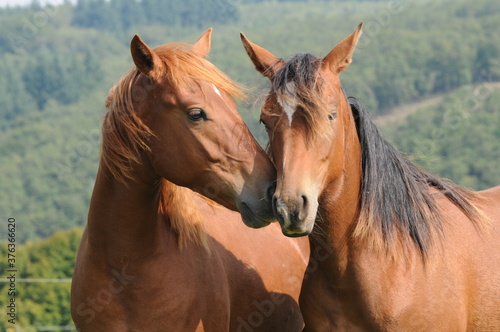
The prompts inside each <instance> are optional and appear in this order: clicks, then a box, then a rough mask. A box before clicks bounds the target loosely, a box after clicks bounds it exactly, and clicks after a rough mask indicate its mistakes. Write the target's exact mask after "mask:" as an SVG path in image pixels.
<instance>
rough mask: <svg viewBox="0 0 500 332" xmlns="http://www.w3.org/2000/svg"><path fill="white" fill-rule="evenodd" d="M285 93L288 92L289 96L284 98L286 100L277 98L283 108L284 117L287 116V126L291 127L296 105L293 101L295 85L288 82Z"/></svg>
mask: <svg viewBox="0 0 500 332" xmlns="http://www.w3.org/2000/svg"><path fill="white" fill-rule="evenodd" d="M286 90H287V91H290V95H288V96H286V97H287V99H281V98H278V103H279V104H280V105H281V107H283V110H284V111H285V113H286V115H287V116H288V124H289V125H290V126H291V125H292V117H293V113H295V110H296V105H294V103H293V102H294V101H295V96H294V94H295V83H293V82H289V83H288V84H287V87H286Z"/></svg>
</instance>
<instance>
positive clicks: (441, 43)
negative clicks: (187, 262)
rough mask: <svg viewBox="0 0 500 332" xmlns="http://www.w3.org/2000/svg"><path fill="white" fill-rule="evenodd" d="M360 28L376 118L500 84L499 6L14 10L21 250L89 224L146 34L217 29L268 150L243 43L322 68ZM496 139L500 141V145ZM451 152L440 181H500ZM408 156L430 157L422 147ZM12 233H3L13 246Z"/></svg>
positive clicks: (195, 1)
mask: <svg viewBox="0 0 500 332" xmlns="http://www.w3.org/2000/svg"><path fill="white" fill-rule="evenodd" d="M359 21H364V23H365V26H364V34H363V37H362V39H361V41H360V44H359V47H358V49H357V51H356V53H355V56H354V62H353V64H352V65H351V66H350V67H349V69H348V71H346V72H345V73H343V74H342V79H343V83H344V86H345V88H346V91H347V93H348V94H349V95H354V96H356V97H358V98H360V99H361V100H362V101H363V102H364V104H365V105H366V106H367V107H368V108H369V109H370V110H371V111H372V113H373V114H375V115H377V114H378V115H382V114H385V113H387V112H389V111H393V110H396V111H397V110H398V109H404V105H405V104H406V103H408V102H412V101H418V100H420V99H421V98H427V97H429V96H433V95H435V94H443V93H447V92H451V91H455V89H457V88H460V87H462V86H472V87H473V86H474V85H478V84H482V83H484V82H490V81H493V82H494V81H499V80H500V66H499V54H500V35H499V34H498V31H499V28H500V9H499V6H498V5H497V2H496V0H478V1H476V2H474V3H473V4H472V3H470V2H469V1H464V0H460V1H435V2H430V1H426V0H419V1H411V2H410V1H408V2H405V1H388V2H385V1H250V0H247V1H232V0H213V1H202V0H189V1H166V2H165V1H158V0H143V1H135V0H110V1H105V0H78V1H77V2H76V4H75V5H72V4H70V3H66V4H62V5H60V6H48V7H41V6H39V5H36V4H33V5H31V6H30V7H28V8H6V9H1V10H0V28H1V29H2V31H5V33H4V34H2V35H1V36H0V53H1V55H2V62H1V63H0V71H1V72H2V75H1V76H0V102H1V105H2V107H1V108H0V119H1V121H0V154H1V156H2V163H1V166H0V169H1V172H0V183H1V186H2V188H1V189H2V190H1V191H0V211H2V214H5V215H6V216H14V217H16V219H17V220H19V231H18V241H21V242H24V241H26V240H28V239H35V238H37V237H40V238H44V237H47V236H49V235H51V234H53V233H54V232H55V231H57V230H61V229H68V228H71V227H74V226H80V227H82V226H84V225H85V222H86V216H87V209H88V204H89V199H90V194H91V191H92V186H93V182H94V178H95V174H96V170H97V165H98V158H99V149H100V147H99V145H100V128H99V127H100V122H101V119H102V116H103V114H104V107H103V104H104V100H105V98H106V94H107V91H109V89H110V88H111V87H112V85H113V84H114V83H115V82H116V81H117V80H118V79H119V78H120V77H121V76H122V75H124V74H125V73H126V72H127V70H128V69H129V68H130V67H131V66H132V61H131V59H130V54H129V50H128V44H129V42H130V39H131V37H132V36H133V35H134V34H135V33H139V34H140V35H141V37H142V38H143V39H144V40H145V41H146V42H148V43H149V44H150V45H151V46H156V45H160V44H163V43H166V42H171V41H176V40H182V41H186V42H191V43H192V42H194V41H195V40H196V38H197V37H198V36H199V34H200V33H201V32H203V31H204V30H205V29H206V28H208V27H210V26H213V27H214V35H213V42H212V45H213V47H212V52H211V55H210V60H211V61H213V62H214V63H215V64H216V65H217V66H218V67H220V68H221V69H222V70H223V71H225V72H226V73H227V74H228V75H229V76H230V77H232V78H233V79H235V80H237V81H239V82H242V83H244V84H246V85H247V86H249V87H252V88H254V89H253V90H252V92H251V93H250V95H251V96H250V98H249V100H248V101H247V102H246V103H244V102H241V103H240V111H241V113H242V115H243V117H244V118H245V120H246V121H247V123H248V125H249V126H250V128H251V129H252V131H253V132H254V134H255V135H256V136H257V137H258V139H259V141H260V142H261V143H264V142H265V139H266V137H265V132H264V130H263V128H261V127H260V126H259V125H258V122H257V116H258V109H259V105H260V103H261V97H262V92H261V91H262V88H263V87H265V86H266V84H267V82H266V80H265V79H263V78H261V77H260V75H259V74H258V73H257V72H255V70H254V69H253V67H252V65H251V62H250V61H249V60H248V59H247V56H246V54H245V52H244V50H243V48H242V46H241V43H240V41H239V36H238V34H239V32H240V31H243V32H245V33H246V35H247V36H248V37H249V38H250V39H251V40H252V41H254V42H256V43H258V44H260V45H262V46H264V47H266V48H268V49H269V50H271V51H272V52H274V53H275V54H276V55H278V56H281V57H285V58H286V57H287V56H290V55H292V54H293V53H296V52H311V53H313V54H315V55H318V56H321V55H325V54H327V53H328V51H329V50H330V49H331V48H332V47H333V46H334V45H335V44H336V43H337V42H338V41H339V40H341V39H342V38H343V37H345V36H347V35H348V34H349V33H351V32H352V31H353V30H354V28H355V27H356V25H357V23H358V22H359ZM459 91H462V90H459ZM457 93H459V94H460V93H466V92H457ZM482 102H484V103H487V101H482ZM490 104H491V103H490ZM490 104H488V105H490ZM398 107H399V108H398ZM442 107H443V108H446V107H447V105H443V106H442ZM488 107H490V108H491V110H490V112H491V113H492V114H496V112H498V108H496V109H495V105H494V104H491V106H488ZM416 117H417V118H418V115H416ZM415 121H416V120H415ZM415 123H417V122H413V118H412V120H411V121H408V122H407V124H405V125H404V126H408V128H409V129H407V130H406V129H405V130H403V129H401V130H398V131H393V132H391V135H390V137H391V139H392V140H394V141H396V142H404V140H403V138H405V139H410V138H408V137H409V135H410V133H411V135H415V136H414V137H422V138H423V137H426V138H427V139H432V138H429V137H428V136H426V135H428V134H429V130H432V128H430V126H429V128H427V129H426V130H427V131H425V130H423V129H421V128H420V126H415ZM436 125H438V123H436ZM487 125H488V124H487V123H483V122H481V121H477V123H474V125H472V124H471V125H470V128H468V129H467V133H468V135H469V136H474V135H476V134H475V133H476V132H477V133H478V134H477V135H483V136H484V135H485V133H490V132H491V131H487V130H485V128H484V127H485V126H487ZM393 127H394V128H396V127H395V126H393ZM398 128H399V127H398ZM405 128H406V127H405ZM399 133H404V134H402V135H403V136H401V137H400V136H399ZM479 133H480V134H479ZM453 134H456V135H458V134H459V133H458V132H453ZM494 134H495V133H494V132H491V135H494ZM447 137H448V138H449V139H453V140H454V142H458V140H459V138H458V137H457V138H453V137H455V136H453V135H451V134H450V135H449V136H447ZM478 137H479V136H478ZM488 139H489V141H490V142H495V140H496V139H498V137H495V136H490V137H488ZM442 143H443V144H444V143H445V142H444V141H442V140H440V141H438V142H437V143H436V146H438V145H439V148H438V147H436V148H434V149H433V150H432V153H433V155H432V156H435V157H429V158H428V160H429V163H430V165H429V166H430V168H431V169H433V170H438V171H439V173H440V174H441V175H443V176H447V177H450V178H452V179H453V180H455V181H457V182H459V183H463V184H466V185H470V186H473V187H475V188H483V187H484V186H486V185H487V184H490V183H494V181H495V180H494V179H496V178H498V172H500V171H497V173H495V166H492V165H496V164H497V163H498V161H499V160H498V156H496V157H495V154H494V153H493V152H492V153H482V154H481V155H477V154H469V155H468V156H466V154H465V153H464V154H463V155H462V157H461V158H451V157H450V158H448V157H447V159H443V158H442V157H441V155H440V154H442V153H446V155H447V156H453V155H456V154H459V153H461V151H462V150H463V149H465V148H471V149H472V150H474V149H475V147H474V146H473V145H472V143H471V144H468V145H467V146H462V145H459V144H458V143H456V144H444V145H440V144H442ZM491 144H493V143H491ZM443 146H444V147H443ZM402 148H404V149H405V150H408V152H417V153H418V151H412V149H413V148H412V147H411V146H410V145H408V146H406V145H402ZM450 149H454V150H453V151H451V150H450ZM485 149H486V147H485ZM445 150H450V151H448V152H445ZM476 150H477V149H476ZM434 154H435V155H434ZM468 157H471V158H470V160H468V161H467V163H475V165H479V166H481V167H483V168H485V169H486V168H487V169H488V172H483V171H478V170H476V169H475V167H476V166H474V170H473V169H472V165H469V164H467V165H468V166H467V167H466V166H465V163H466V159H467V158H468ZM495 158H496V159H495ZM443 161H446V163H444V164H443V163H441V162H443ZM438 162H439V165H438ZM445 165H446V166H445ZM451 165H453V166H451ZM479 166H477V167H479ZM458 169H461V170H463V171H461V172H457V170H458ZM491 172H493V173H494V174H491V175H490V173H491ZM483 173H484V174H487V175H481V174H483ZM485 177H487V178H489V179H490V180H489V182H488V180H485V179H484V178H485ZM4 234H5V233H4V232H0V240H2V239H5V235H4Z"/></svg>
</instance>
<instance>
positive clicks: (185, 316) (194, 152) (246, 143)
mask: <svg viewBox="0 0 500 332" xmlns="http://www.w3.org/2000/svg"><path fill="white" fill-rule="evenodd" d="M210 35H211V29H209V30H207V32H205V33H204V34H203V35H202V36H201V37H200V39H199V40H198V41H197V42H196V43H195V44H194V45H193V46H191V45H186V44H181V43H172V44H167V45H163V46H160V47H158V48H155V49H154V50H152V49H150V48H149V47H148V46H147V45H146V44H145V43H144V42H143V41H142V40H141V39H140V38H139V37H138V36H135V37H134V38H133V39H132V42H131V53H132V57H133V60H134V63H135V65H136V68H134V69H133V70H132V71H131V72H130V73H128V74H127V75H126V76H125V77H124V78H122V79H121V81H120V82H119V83H118V84H117V85H116V86H115V87H114V88H113V89H112V90H111V92H110V95H109V97H108V101H107V108H108V112H107V114H106V117H105V119H104V124H103V143H102V153H101V162H100V167H99V171H98V174H97V179H96V183H95V188H94V192H93V194H92V200H91V204H90V211H89V217H88V224H87V228H86V230H85V232H84V235H83V239H82V242H81V245H80V249H79V252H78V256H77V262H76V267H75V272H74V276H73V284H72V290H71V313H72V317H73V320H74V322H75V325H76V327H77V328H78V330H79V331H92V332H95V331H106V332H110V331H120V332H122V331H162V332H164V331H172V332H179V331H184V332H189V331H214V332H221V331H300V330H301V329H302V327H303V320H302V315H301V313H300V310H299V307H298V296H299V292H300V286H301V285H300V280H302V277H303V275H304V272H305V269H306V265H307V259H308V256H309V244H308V243H307V239H304V241H300V242H299V241H294V240H293V239H285V238H284V237H283V236H282V234H281V231H280V229H279V227H276V228H275V227H273V228H272V229H271V228H269V229H267V228H266V230H264V229H261V230H254V229H251V228H248V227H246V226H245V225H244V224H243V223H242V220H241V217H240V214H239V213H237V212H234V211H230V210H228V209H226V208H225V207H222V206H220V205H216V204H215V203H214V202H211V201H209V200H208V199H207V198H204V197H202V196H201V195H199V194H198V193H195V192H193V191H191V190H190V189H187V188H186V187H189V188H192V189H194V190H196V191H198V192H199V193H201V194H203V195H206V196H210V197H211V198H213V199H214V200H216V201H217V202H218V203H220V204H222V205H224V206H226V207H228V208H229V209H231V210H237V209H240V210H241V212H242V216H243V219H244V221H245V223H247V224H248V225H249V226H252V227H260V226H262V225H268V224H269V222H270V221H271V219H272V218H273V214H272V208H271V205H270V202H269V201H268V200H267V196H268V190H269V188H270V186H271V184H272V182H273V181H274V178H275V170H274V167H273V165H272V163H271V161H270V160H269V158H268V157H267V155H266V153H265V152H264V151H263V150H262V149H261V148H260V147H259V146H258V144H257V143H256V141H255V140H254V139H253V137H252V136H251V134H250V132H249V131H248V128H247V127H246V126H245V124H244V123H243V121H242V119H241V117H240V116H239V114H238V113H237V110H236V107H235V102H234V101H233V98H232V97H234V96H238V95H240V94H241V93H240V90H239V89H238V87H237V86H236V85H235V84H234V83H233V82H232V81H231V80H229V79H228V78H227V77H226V76H225V75H224V74H222V73H221V72H220V71H219V70H218V69H216V68H215V67H214V66H213V65H212V64H210V63H209V62H208V61H206V60H205V59H204V57H205V56H206V55H207V54H208V52H209V48H210ZM283 276H287V277H283Z"/></svg>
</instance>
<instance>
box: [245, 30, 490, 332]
mask: <svg viewBox="0 0 500 332" xmlns="http://www.w3.org/2000/svg"><path fill="white" fill-rule="evenodd" d="M361 29H362V24H360V25H359V26H358V28H357V29H356V31H355V32H354V33H353V34H351V35H350V36H348V37H347V38H346V39H344V40H343V41H341V42H340V43H339V44H338V45H337V46H335V47H334V48H333V49H332V50H331V51H330V52H329V53H328V55H327V56H326V57H324V58H319V57H316V56H313V55H311V54H307V53H303V54H296V55H295V56H293V57H291V58H290V59H289V60H288V61H283V60H281V59H279V58H277V57H276V56H274V55H273V54H272V53H271V52H269V51H268V50H266V49H264V48H262V47H260V46H258V45H256V44H253V43H252V42H250V41H249V40H248V39H247V38H246V37H245V36H244V35H243V34H242V35H241V39H242V42H243V45H244V47H245V50H246V52H247V54H248V55H249V57H250V59H251V60H252V62H253V63H254V65H255V68H256V69H257V70H258V71H259V72H261V73H262V74H263V75H264V76H266V77H268V78H269V79H270V81H271V89H270V92H269V94H268V95H267V97H266V100H265V102H264V105H263V107H262V112H261V121H262V122H263V123H264V124H265V126H266V129H267V132H268V134H269V154H270V156H271V157H272V160H273V161H274V164H275V166H276V170H277V186H276V191H275V194H274V196H273V199H272V202H273V203H272V204H273V208H274V211H275V214H276V217H277V219H278V221H279V223H280V225H281V228H282V232H283V233H284V234H285V235H287V236H289V237H295V236H303V235H308V234H310V235H309V239H310V243H311V258H310V261H309V266H308V270H307V272H306V275H305V277H304V282H303V285H302V290H301V295H300V308H301V310H302V314H303V316H304V320H305V329H306V330H307V331H308V332H311V331H500V187H495V188H492V189H489V190H486V191H481V192H474V191H472V190H470V189H466V188H464V187H461V186H459V185H456V184H453V183H451V181H448V180H444V179H441V178H439V177H437V176H434V175H432V174H429V173H428V172H426V171H424V170H422V169H420V168H419V167H417V166H416V165H415V164H414V163H412V162H411V161H409V160H408V158H406V157H405V156H404V155H403V154H402V153H400V152H399V151H397V150H396V149H395V148H393V147H392V146H391V145H390V143H388V142H387V141H386V140H384V138H383V137H382V135H381V134H380V132H379V131H378V129H377V127H376V126H375V125H374V123H373V121H372V120H371V119H370V116H369V114H368V113H367V111H366V110H365V109H364V108H363V107H362V106H360V103H359V102H357V101H356V100H355V99H351V100H349V99H348V98H346V96H345V94H344V92H343V89H342V86H341V83H340V79H339V74H340V72H341V71H343V70H344V69H345V68H346V67H347V66H348V65H349V64H350V63H351V59H352V54H353V52H354V49H355V46H356V43H357V41H358V38H359V37H360V35H361ZM387 60H388V61H390V59H387ZM318 253H321V255H319V256H318Z"/></svg>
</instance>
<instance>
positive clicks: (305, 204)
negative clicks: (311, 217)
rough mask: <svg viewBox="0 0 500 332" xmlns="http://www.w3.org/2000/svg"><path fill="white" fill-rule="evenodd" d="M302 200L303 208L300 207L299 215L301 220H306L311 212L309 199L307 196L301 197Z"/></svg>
mask: <svg viewBox="0 0 500 332" xmlns="http://www.w3.org/2000/svg"><path fill="white" fill-rule="evenodd" d="M300 197H301V198H302V206H301V207H300V209H299V211H298V213H299V215H298V216H299V218H300V219H305V218H306V217H307V213H308V211H309V199H308V198H307V196H306V195H301V196H300Z"/></svg>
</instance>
